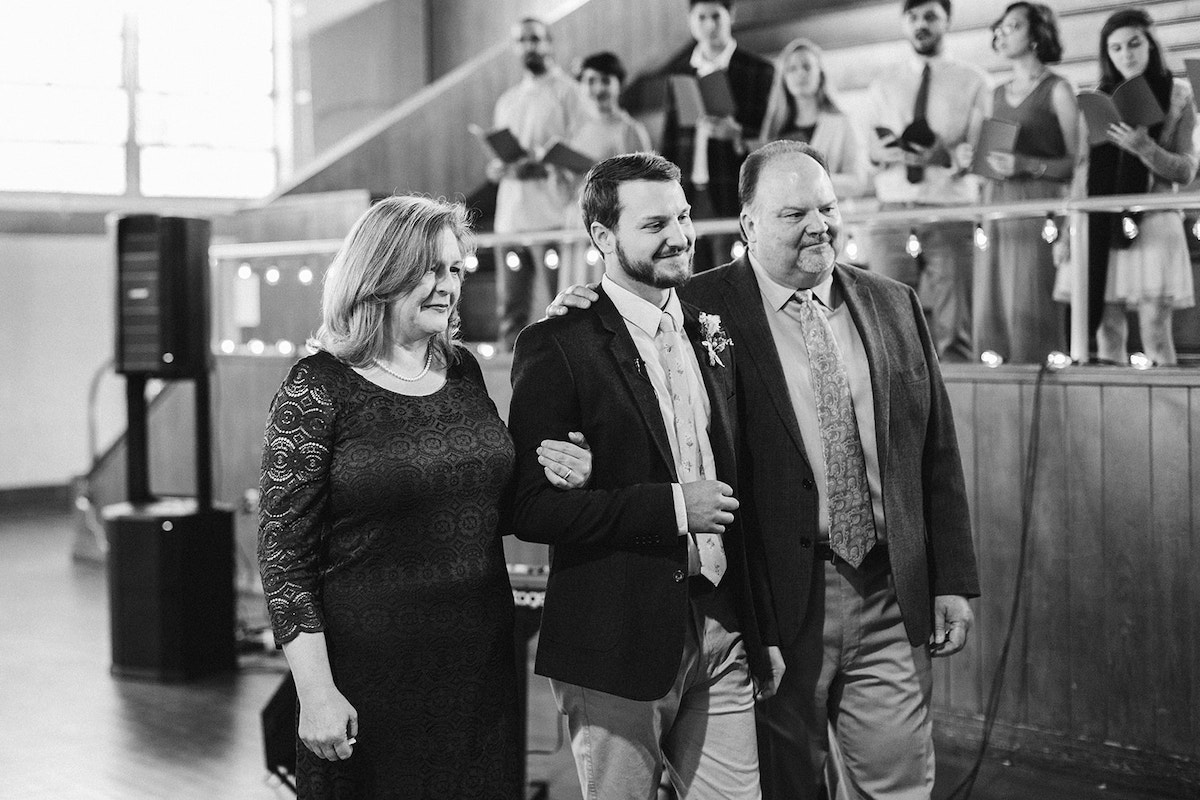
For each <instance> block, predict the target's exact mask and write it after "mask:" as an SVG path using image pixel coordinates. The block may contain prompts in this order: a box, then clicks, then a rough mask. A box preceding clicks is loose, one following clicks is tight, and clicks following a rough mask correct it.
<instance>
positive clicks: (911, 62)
mask: <svg viewBox="0 0 1200 800" xmlns="http://www.w3.org/2000/svg"><path fill="white" fill-rule="evenodd" d="M945 60H946V49H945V47H944V46H943V48H942V52H940V53H938V54H937V55H935V56H923V55H921V54H920V53H918V52H917V51H915V50H911V51H909V59H908V68H909V69H910V70H912V72H913V74H914V75H920V74H921V72H922V71H923V70H924V69H925V65H926V64H928V65H929V68H930V69H931V70H933V69H937V67H938V65H939V64H941V63H943V62H944V61H945Z"/></svg>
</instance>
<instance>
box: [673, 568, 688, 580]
mask: <svg viewBox="0 0 1200 800" xmlns="http://www.w3.org/2000/svg"><path fill="white" fill-rule="evenodd" d="M686 577H687V575H686V574H685V573H684V571H683V570H681V569H677V570H675V582H676V583H683V579H684V578H686Z"/></svg>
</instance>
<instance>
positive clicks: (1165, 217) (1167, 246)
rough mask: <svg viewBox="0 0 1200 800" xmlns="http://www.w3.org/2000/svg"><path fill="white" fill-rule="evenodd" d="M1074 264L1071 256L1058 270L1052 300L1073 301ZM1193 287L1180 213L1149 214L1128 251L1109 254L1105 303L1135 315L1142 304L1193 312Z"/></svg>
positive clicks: (1121, 250) (1122, 250)
mask: <svg viewBox="0 0 1200 800" xmlns="http://www.w3.org/2000/svg"><path fill="white" fill-rule="evenodd" d="M1073 260H1074V254H1072V256H1071V258H1069V259H1065V260H1064V261H1063V262H1062V263H1060V264H1059V266H1058V275H1057V277H1056V280H1055V282H1054V299H1055V300H1057V301H1059V302H1062V303H1069V302H1070V301H1071V285H1072V282H1073V280H1072V278H1073V272H1074V265H1073V263H1072V262H1073ZM1193 283H1194V282H1193V279H1192V260H1191V257H1190V256H1189V255H1188V245H1187V233H1186V232H1185V230H1184V225H1183V212H1181V211H1147V212H1146V213H1145V214H1143V215H1142V218H1141V219H1140V220H1139V221H1138V235H1137V238H1136V239H1134V240H1133V241H1132V242H1130V244H1129V247H1127V248H1124V249H1113V250H1110V251H1109V254H1108V281H1107V283H1106V284H1105V288H1104V302H1105V303H1112V304H1117V305H1125V306H1126V307H1128V308H1129V309H1130V310H1135V311H1136V310H1137V307H1138V306H1139V305H1140V304H1141V303H1144V302H1164V303H1166V304H1167V305H1169V306H1170V307H1171V308H1191V307H1192V306H1194V305H1195V304H1196V298H1195V289H1194V286H1193Z"/></svg>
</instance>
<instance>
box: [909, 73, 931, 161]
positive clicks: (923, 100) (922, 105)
mask: <svg viewBox="0 0 1200 800" xmlns="http://www.w3.org/2000/svg"><path fill="white" fill-rule="evenodd" d="M928 108H929V62H928V61H926V62H925V69H923V70H921V85H920V86H918V87H917V100H916V102H915V103H913V124H914V125H915V124H916V123H917V122H918V121H920V122H925V112H926V110H927V109H928ZM927 124H928V123H927ZM905 177H907V178H908V182H909V183H920V182H921V181H923V180H925V168H924V167H918V166H915V165H914V166H910V167H908V168H907V169H906V170H905Z"/></svg>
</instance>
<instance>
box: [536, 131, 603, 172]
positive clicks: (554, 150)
mask: <svg viewBox="0 0 1200 800" xmlns="http://www.w3.org/2000/svg"><path fill="white" fill-rule="evenodd" d="M542 163H543V164H553V165H554V166H556V167H559V168H560V169H565V170H568V171H570V172H577V173H579V174H580V175H582V174H584V173H586V172H587V171H588V170H589V169H591V168H592V167H594V166H595V165H596V159H594V158H592V157H591V156H589V155H585V154H583V153H581V152H579V151H578V150H576V149H575V148H573V147H571V146H570V145H567V144H566V143H564V142H563V141H561V140H559V139H555V140H554V141H553V142H552V143H551V145H550V146H549V147H548V148H546V154H545V155H544V156H542Z"/></svg>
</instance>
